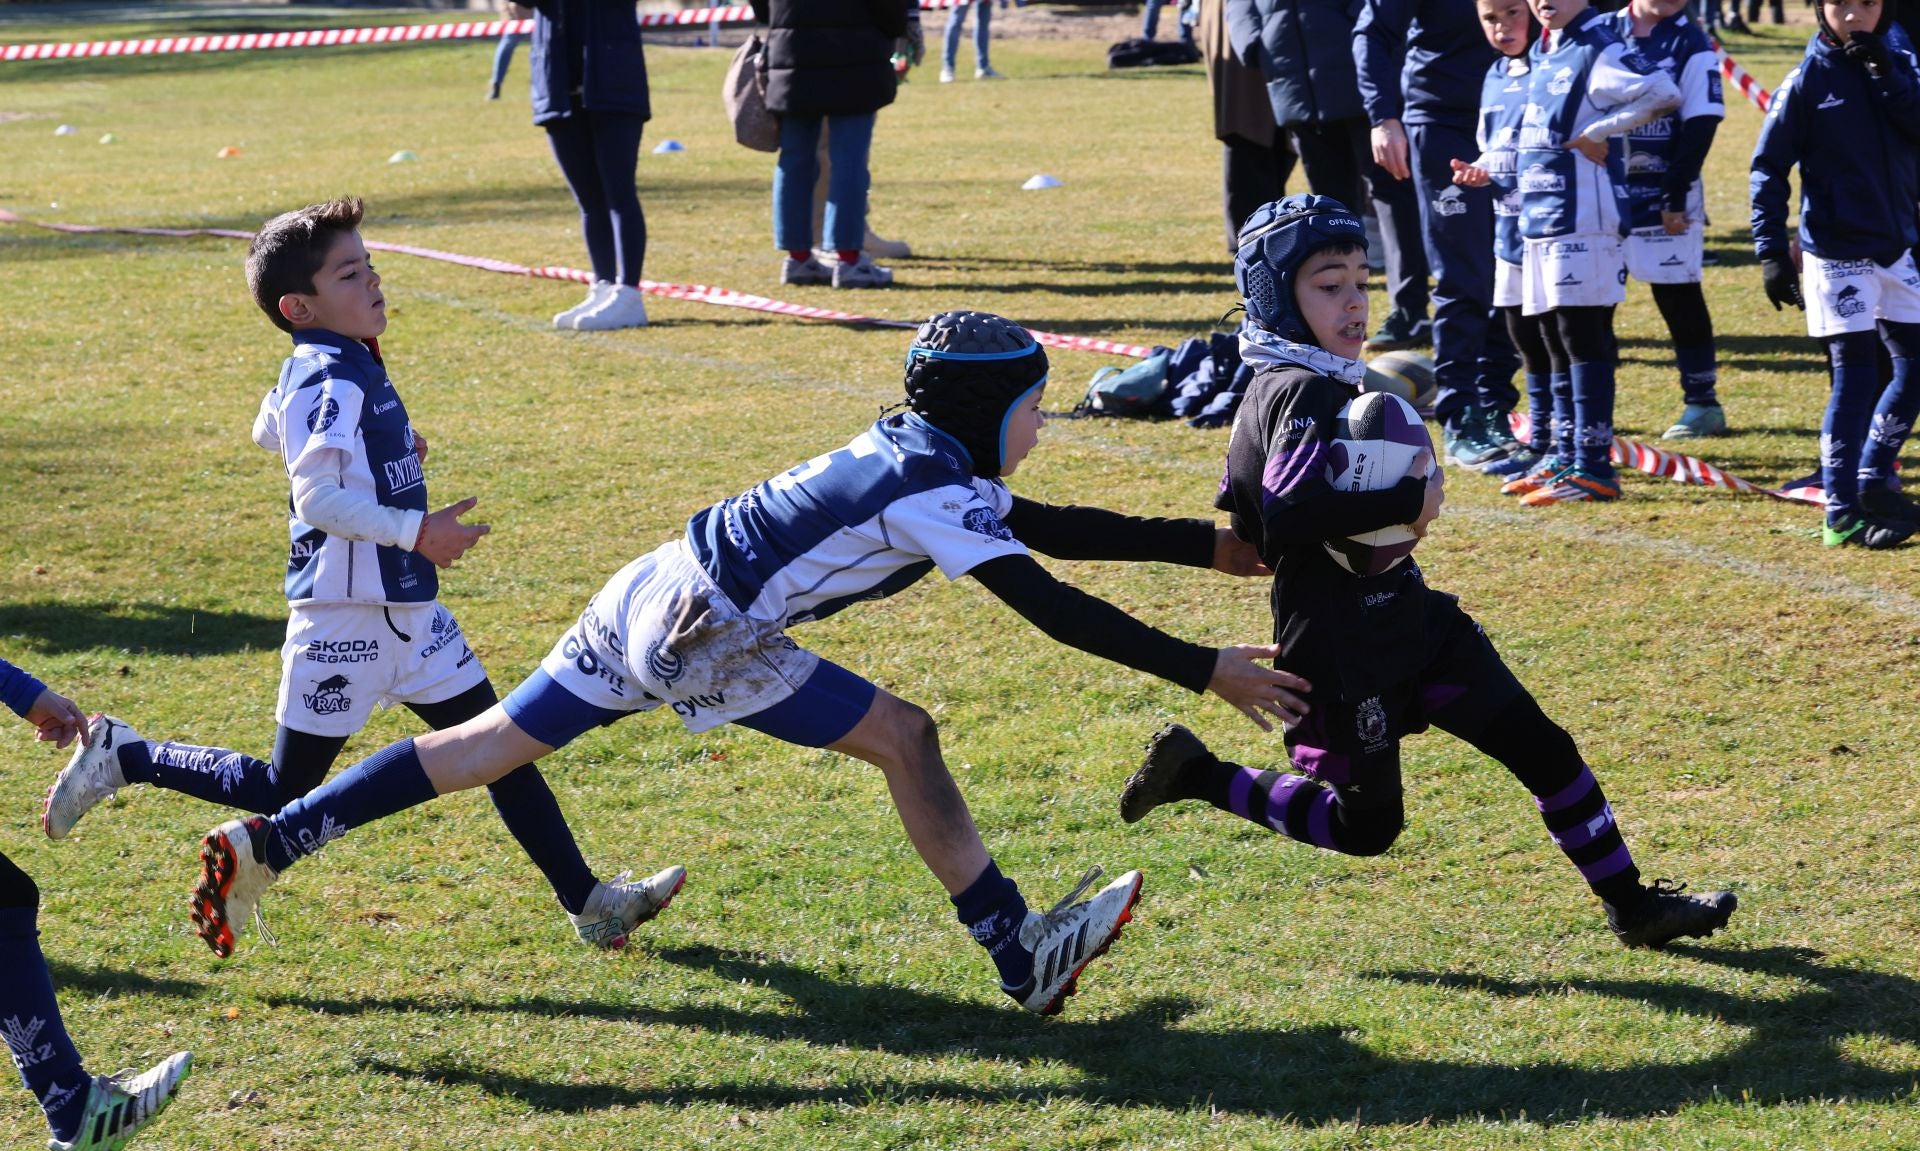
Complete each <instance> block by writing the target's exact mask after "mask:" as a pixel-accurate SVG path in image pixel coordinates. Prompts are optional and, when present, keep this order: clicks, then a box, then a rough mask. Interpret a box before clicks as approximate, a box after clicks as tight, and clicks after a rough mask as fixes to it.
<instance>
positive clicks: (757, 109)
mask: <svg viewBox="0 0 1920 1151" xmlns="http://www.w3.org/2000/svg"><path fill="white" fill-rule="evenodd" d="M766 55H767V46H766V45H765V44H764V43H762V42H761V40H760V37H758V36H749V37H747V42H746V43H745V44H742V45H740V50H739V51H737V52H735V53H734V54H733V63H731V64H729V65H727V81H726V84H725V85H724V86H723V87H722V88H721V89H720V102H721V103H723V104H725V105H726V107H727V119H729V120H731V121H733V138H734V139H735V140H738V141H740V143H742V144H744V145H746V146H747V147H749V148H752V149H753V150H754V151H756V152H778V151H779V150H780V117H778V116H775V115H774V114H773V113H772V112H769V111H767V77H766V73H765V72H764V71H763V70H762V69H761V65H762V64H763V63H765V61H766Z"/></svg>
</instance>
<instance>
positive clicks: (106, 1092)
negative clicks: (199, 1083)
mask: <svg viewBox="0 0 1920 1151" xmlns="http://www.w3.org/2000/svg"><path fill="white" fill-rule="evenodd" d="M192 1069H193V1054H192V1053H191V1052H188V1051H176V1052H174V1053H173V1054H172V1055H169V1056H167V1057H166V1058H165V1059H162V1060H161V1061H160V1062H158V1063H156V1064H154V1065H153V1066H152V1067H149V1068H148V1069H147V1070H145V1071H143V1072H141V1073H140V1074H138V1075H135V1074H134V1073H133V1072H131V1071H122V1072H120V1073H119V1074H118V1075H115V1076H113V1077H111V1078H109V1077H107V1076H105V1075H96V1076H94V1077H93V1084H92V1086H91V1087H90V1088H89V1089H88V1091H87V1105H86V1107H84V1108H83V1109H82V1110H81V1112H80V1133H79V1134H78V1135H75V1136H74V1137H73V1142H71V1143H62V1142H61V1141H60V1140H58V1139H49V1140H47V1151H120V1148H122V1147H124V1146H126V1143H127V1140H128V1139H131V1138H133V1137H134V1136H135V1135H137V1134H139V1133H140V1129H141V1128H143V1127H145V1126H146V1125H147V1124H149V1123H151V1122H153V1121H154V1120H155V1119H156V1118H158V1117H159V1115H160V1113H161V1112H162V1111H165V1110H166V1109H167V1104H169V1103H171V1102H173V1097H174V1095H175V1094H176V1093H177V1092H178V1091H179V1090H180V1084H182V1083H184V1082H186V1080H187V1074H188V1072H190V1071H191V1070H192Z"/></svg>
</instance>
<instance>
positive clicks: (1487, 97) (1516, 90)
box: [1474, 56, 1531, 264]
mask: <svg viewBox="0 0 1920 1151" xmlns="http://www.w3.org/2000/svg"><path fill="white" fill-rule="evenodd" d="M1530 68H1531V66H1530V65H1529V64H1528V63H1527V57H1525V56H1502V57H1501V58H1500V59H1498V60H1495V61H1494V62H1493V64H1492V66H1491V67H1489V68H1488V69H1487V77H1486V79H1485V80H1483V81H1481V84H1480V121H1479V124H1478V125H1477V126H1476V128H1475V131H1474V137H1475V138H1474V143H1475V144H1478V145H1479V146H1480V158H1479V159H1478V160H1476V161H1474V162H1475V163H1476V164H1477V165H1479V166H1480V167H1482V168H1485V169H1486V170H1487V174H1488V175H1489V176H1490V177H1492V186H1493V254H1494V255H1495V256H1496V257H1498V258H1499V259H1500V260H1502V261H1503V262H1505V263H1508V264H1518V263H1519V262H1520V257H1521V249H1522V248H1523V246H1524V244H1523V241H1522V240H1521V238H1520V183H1519V167H1520V121H1521V118H1522V116H1523V115H1524V114H1525V113H1526V108H1527V86H1528V84H1527V76H1528V73H1529V71H1530Z"/></svg>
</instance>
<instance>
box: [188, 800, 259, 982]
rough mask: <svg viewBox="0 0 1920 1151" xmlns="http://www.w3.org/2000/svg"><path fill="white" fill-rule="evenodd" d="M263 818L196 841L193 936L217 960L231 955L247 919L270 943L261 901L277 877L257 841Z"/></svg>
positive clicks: (226, 825)
mask: <svg viewBox="0 0 1920 1151" xmlns="http://www.w3.org/2000/svg"><path fill="white" fill-rule="evenodd" d="M266 828H267V820H266V817H265V816H260V815H252V816H248V817H247V818H245V819H230V820H228V821H227V822H225V823H223V824H221V825H220V826H219V827H216V828H214V829H213V830H212V831H209V832H207V834H206V835H205V836H204V837H203V838H202V839H201V840H200V882H199V883H196V884H194V885H193V900H192V908H193V933H194V934H195V935H198V936H199V937H200V938H201V939H204V940H206V943H207V946H208V947H211V948H213V953H214V954H215V955H217V956H219V957H220V958H221V959H225V958H226V957H227V956H229V955H232V954H233V940H234V936H235V935H238V934H239V928H240V925H241V924H243V923H245V922H246V921H247V919H248V918H249V917H251V918H252V919H253V920H254V921H255V923H256V924H257V925H258V926H259V928H260V934H261V935H262V936H263V937H265V938H266V939H267V940H268V941H271V940H272V939H273V936H272V934H271V933H269V932H268V931H267V925H266V921H265V920H263V919H261V918H260V896H261V894H262V893H264V892H265V891H266V890H267V888H269V887H271V886H273V881H274V880H276V879H278V878H280V873H279V872H277V871H275V870H274V869H273V868H271V867H268V866H267V864H266V861H265V858H264V856H265V854H266V853H265V851H264V850H262V846H263V845H262V843H261V841H260V837H261V836H262V835H264V834H265V833H266Z"/></svg>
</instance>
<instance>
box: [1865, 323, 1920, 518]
mask: <svg viewBox="0 0 1920 1151" xmlns="http://www.w3.org/2000/svg"><path fill="white" fill-rule="evenodd" d="M1916 414H1920V380H1915V379H1914V378H1913V361H1912V360H1911V359H1909V358H1908V357H1906V356H1900V355H1895V356H1894V357H1893V381H1892V382H1891V383H1889V384H1888V385H1887V390H1886V391H1884V392H1881V393H1880V404H1879V406H1878V407H1876V408H1874V410H1873V423H1872V425H1871V426H1870V427H1869V428H1868V429H1867V442H1866V446H1865V447H1863V448H1862V449H1861V451H1860V484H1861V486H1862V487H1865V486H1866V485H1867V484H1868V483H1869V482H1878V483H1880V484H1883V485H1884V484H1888V483H1890V482H1891V481H1892V480H1893V479H1894V472H1893V464H1894V461H1895V460H1898V459H1899V458H1900V445H1901V444H1904V443H1906V441H1907V432H1908V430H1909V429H1911V428H1912V427H1913V418H1914V416H1915V415H1916Z"/></svg>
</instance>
